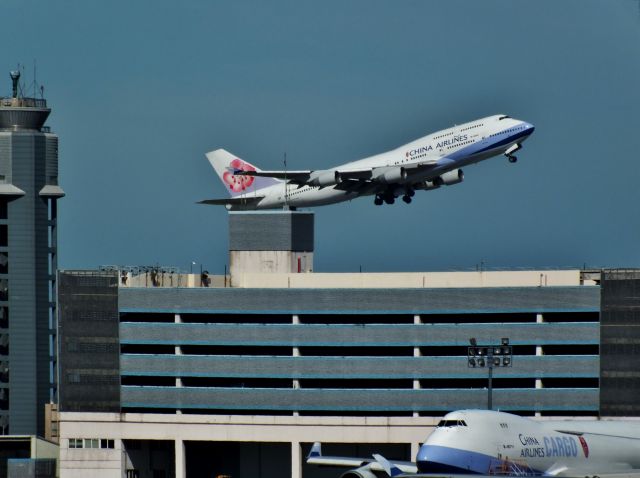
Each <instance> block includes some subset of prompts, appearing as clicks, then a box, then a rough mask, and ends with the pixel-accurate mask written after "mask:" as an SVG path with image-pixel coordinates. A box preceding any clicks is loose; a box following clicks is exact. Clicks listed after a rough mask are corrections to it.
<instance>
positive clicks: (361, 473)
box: [340, 465, 377, 478]
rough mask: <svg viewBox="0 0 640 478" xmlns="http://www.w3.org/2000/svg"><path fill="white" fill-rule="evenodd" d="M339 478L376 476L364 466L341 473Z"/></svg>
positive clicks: (372, 477) (368, 477) (375, 477)
mask: <svg viewBox="0 0 640 478" xmlns="http://www.w3.org/2000/svg"><path fill="white" fill-rule="evenodd" d="M340 478H377V476H376V475H375V474H374V473H373V472H372V471H371V470H370V469H369V466H368V465H365V466H362V467H360V468H356V469H355V470H349V471H347V472H345V473H343V474H342V475H340Z"/></svg>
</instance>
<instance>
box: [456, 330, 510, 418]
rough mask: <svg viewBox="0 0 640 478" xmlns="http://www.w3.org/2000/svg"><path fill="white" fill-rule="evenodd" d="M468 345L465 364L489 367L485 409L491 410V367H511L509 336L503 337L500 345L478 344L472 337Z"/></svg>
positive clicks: (473, 366)
mask: <svg viewBox="0 0 640 478" xmlns="http://www.w3.org/2000/svg"><path fill="white" fill-rule="evenodd" d="M469 343H470V345H471V346H470V347H467V366H468V367H472V368H475V367H481V368H485V367H486V368H488V369H489V380H488V381H489V383H488V387H487V393H488V396H487V410H493V368H494V367H511V365H512V363H513V362H512V354H513V351H512V348H511V346H510V345H509V338H508V337H503V338H502V340H501V345H498V346H495V345H478V341H477V340H476V339H475V338H474V337H472V338H470V339H469Z"/></svg>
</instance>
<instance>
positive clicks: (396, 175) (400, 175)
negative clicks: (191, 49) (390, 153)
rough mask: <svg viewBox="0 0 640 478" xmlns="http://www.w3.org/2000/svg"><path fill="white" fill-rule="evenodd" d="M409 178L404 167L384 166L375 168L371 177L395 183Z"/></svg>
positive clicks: (387, 182) (386, 182)
mask: <svg viewBox="0 0 640 478" xmlns="http://www.w3.org/2000/svg"><path fill="white" fill-rule="evenodd" d="M406 178H407V171H406V170H405V169H404V168H403V167H393V166H390V167H383V168H373V171H372V172H371V179H373V180H374V181H379V182H381V183H385V184H393V183H398V182H401V181H404V180H405V179H406Z"/></svg>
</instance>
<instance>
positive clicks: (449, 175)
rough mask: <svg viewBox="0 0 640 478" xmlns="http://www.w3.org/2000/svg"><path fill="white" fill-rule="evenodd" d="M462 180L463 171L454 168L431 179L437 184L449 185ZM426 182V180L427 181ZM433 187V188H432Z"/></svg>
mask: <svg viewBox="0 0 640 478" xmlns="http://www.w3.org/2000/svg"><path fill="white" fill-rule="evenodd" d="M463 180H464V173H463V172H462V169H454V170H452V171H447V172H446V173H444V174H443V175H442V176H438V177H437V178H435V179H434V180H433V184H435V185H437V186H442V185H443V184H444V185H445V186H451V185H452V184H458V183H461V182H462V181H463ZM427 182H428V181H427ZM432 189H433V188H432Z"/></svg>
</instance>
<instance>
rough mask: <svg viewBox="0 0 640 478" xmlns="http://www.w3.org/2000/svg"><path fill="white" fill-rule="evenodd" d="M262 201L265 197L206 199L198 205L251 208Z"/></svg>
mask: <svg viewBox="0 0 640 478" xmlns="http://www.w3.org/2000/svg"><path fill="white" fill-rule="evenodd" d="M262 199H264V196H252V197H250V198H247V197H239V198H226V199H204V200H203V201H198V204H210V205H214V206H226V205H230V206H250V205H254V204H258V203H259V202H260V201H261V200H262Z"/></svg>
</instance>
